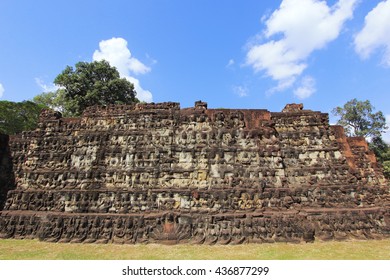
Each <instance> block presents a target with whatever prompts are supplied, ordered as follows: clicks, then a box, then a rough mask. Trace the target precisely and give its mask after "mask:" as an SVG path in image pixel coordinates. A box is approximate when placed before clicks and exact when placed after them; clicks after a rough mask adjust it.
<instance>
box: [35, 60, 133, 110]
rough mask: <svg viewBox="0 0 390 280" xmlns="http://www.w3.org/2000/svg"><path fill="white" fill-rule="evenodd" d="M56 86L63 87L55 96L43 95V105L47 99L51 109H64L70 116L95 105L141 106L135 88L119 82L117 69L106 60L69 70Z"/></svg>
mask: <svg viewBox="0 0 390 280" xmlns="http://www.w3.org/2000/svg"><path fill="white" fill-rule="evenodd" d="M54 83H55V84H56V85H58V86H60V89H59V90H57V92H55V93H54V95H55V96H54V97H52V96H51V94H48V95H49V96H42V95H41V97H42V98H41V100H42V102H43V101H44V98H46V101H45V102H49V101H50V102H52V103H51V104H52V106H58V107H61V108H62V109H63V111H65V113H67V114H68V115H74V116H79V115H81V114H82V112H83V110H84V109H85V108H87V107H88V106H93V105H109V104H130V103H133V102H138V100H137V98H136V97H135V95H136V92H135V90H134V85H133V84H132V83H130V82H129V81H128V80H126V79H124V78H120V75H119V72H118V71H117V70H116V68H115V67H112V66H110V64H109V63H108V62H107V61H104V60H102V61H94V62H91V63H88V62H78V63H77V64H76V65H75V68H73V67H71V66H67V67H66V68H65V70H64V71H62V73H61V74H59V75H58V76H57V77H56V78H55V80H54ZM58 102H60V103H63V104H58ZM41 104H42V103H41ZM49 106H50V105H49ZM65 115H66V114H65Z"/></svg>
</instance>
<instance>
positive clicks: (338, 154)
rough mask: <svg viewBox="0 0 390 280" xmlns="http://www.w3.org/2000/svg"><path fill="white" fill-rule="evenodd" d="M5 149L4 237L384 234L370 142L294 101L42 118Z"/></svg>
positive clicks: (382, 194)
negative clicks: (12, 185) (8, 160)
mask: <svg viewBox="0 0 390 280" xmlns="http://www.w3.org/2000/svg"><path fill="white" fill-rule="evenodd" d="M10 146H11V150H12V154H13V164H14V171H15V177H16V180H15V181H16V185H17V188H16V190H14V191H10V192H9V193H8V197H7V201H6V204H5V208H4V210H5V211H3V212H2V214H1V217H2V218H1V219H0V222H1V224H0V233H1V232H2V236H3V237H15V238H24V237H26V236H29V237H38V236H39V237H40V238H41V239H43V240H48V241H59V240H62V241H64V242H65V241H71V240H73V241H75V242H87V240H88V242H95V241H96V242H97V241H99V240H100V241H99V242H108V241H114V242H118V243H123V242H128V243H134V242H144V241H158V242H161V241H162V240H170V241H174V242H181V241H186V242H189V241H191V242H197V243H202V242H206V243H210V244H211V243H213V242H219V243H230V242H232V243H240V242H243V241H248V242H271V241H275V240H276V241H293V240H295V241H299V240H312V239H313V238H315V236H316V237H317V238H320V239H324V240H325V239H342V238H348V237H353V236H355V237H360V238H372V237H374V236H383V235H385V234H387V233H388V225H389V223H388V222H387V220H388V217H389V207H388V201H389V188H388V187H387V186H386V184H385V183H386V182H385V181H384V178H383V175H382V174H381V172H380V170H379V169H378V168H377V166H376V163H375V159H374V157H373V156H372V154H371V153H370V152H369V150H368V147H367V145H366V144H365V145H364V143H363V142H362V139H348V138H346V137H345V135H344V133H343V130H342V128H340V127H331V126H329V122H328V115H327V114H324V113H321V112H313V111H310V110H303V108H302V106H299V105H292V106H286V108H285V109H284V110H283V112H281V113H276V112H275V113H274V112H269V111H267V110H228V109H224V110H219V109H208V108H207V104H206V103H204V102H197V103H196V104H195V107H193V108H187V109H180V106H179V104H178V103H160V104H136V105H124V106H108V107H92V108H89V109H87V110H86V111H85V112H84V114H83V116H82V117H81V118H74V119H67V118H61V116H60V115H58V114H56V113H54V112H51V111H45V112H43V114H42V115H41V122H40V125H39V128H38V129H36V130H35V131H30V132H24V133H23V134H20V135H17V136H13V137H11V140H10ZM364 227H365V229H363V228H364ZM125 232H127V233H125ZM222 236H223V237H222Z"/></svg>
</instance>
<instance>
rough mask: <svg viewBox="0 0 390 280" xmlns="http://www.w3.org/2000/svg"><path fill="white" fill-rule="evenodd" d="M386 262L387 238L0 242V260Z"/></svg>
mask: <svg viewBox="0 0 390 280" xmlns="http://www.w3.org/2000/svg"><path fill="white" fill-rule="evenodd" d="M236 259H237V260H239V259H240V260H253V259H264V260H390V239H384V240H369V241H345V242H314V243H307V244H306V243H301V244H290V243H273V244H244V245H225V246H223V245H215V246H207V245H173V246H169V245H158V244H148V245H116V244H69V243H65V244H64V243H48V242H39V241H37V240H14V239H3V240H0V260H236Z"/></svg>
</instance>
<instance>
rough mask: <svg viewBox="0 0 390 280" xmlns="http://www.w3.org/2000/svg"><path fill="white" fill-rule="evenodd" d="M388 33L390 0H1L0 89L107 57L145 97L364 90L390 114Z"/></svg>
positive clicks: (347, 94)
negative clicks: (67, 67)
mask: <svg viewBox="0 0 390 280" xmlns="http://www.w3.org/2000/svg"><path fill="white" fill-rule="evenodd" d="M389 34H390V0H386V1H380V0H378V1H375V0H360V1H359V0H338V1H337V0H333V1H330V0H328V1H318V0H283V1H259V0H256V1H254V0H253V1H252V0H243V1H238V0H213V1H210V0H191V1H190V0H129V1H120V0H109V1H108V0H102V1H88V0H84V1H73V0H67V1H43V0H35V1H27V0H26V1H21V0H2V1H1V2H0V100H11V101H22V100H28V99H31V98H33V97H34V96H35V95H37V94H39V93H41V92H43V91H47V90H51V89H53V84H52V82H53V80H54V78H55V77H56V76H57V75H58V74H59V73H60V72H61V71H62V70H63V69H64V68H65V67H66V65H71V66H73V65H74V64H75V63H77V62H78V61H92V60H99V59H106V60H108V61H109V62H110V63H111V64H112V65H114V66H116V67H117V68H118V70H119V72H120V73H121V75H122V76H123V77H126V78H128V79H129V80H130V81H132V82H133V83H134V84H135V85H136V89H137V92H138V94H139V98H140V99H143V100H145V101H154V102H165V101H176V102H180V103H181V106H182V107H190V106H193V103H194V101H196V100H204V101H207V102H208V104H209V107H212V108H219V107H224V108H262V109H268V110H270V111H280V110H281V109H282V108H283V107H284V105H285V104H286V103H293V102H295V103H297V102H298V103H301V102H302V103H304V105H305V108H307V109H313V110H319V111H323V112H330V111H331V110H332V109H333V108H334V107H336V106H341V105H343V104H344V103H346V102H347V101H348V100H351V99H352V98H358V99H360V100H366V99H369V100H370V101H371V103H372V104H373V105H374V106H375V108H376V109H377V110H381V111H382V112H383V113H384V114H385V115H386V116H387V118H388V119H389V120H390V98H389V91H390V36H389ZM333 121H334V120H333ZM387 134H389V133H387ZM385 138H386V139H390V137H389V136H388V135H386V136H385Z"/></svg>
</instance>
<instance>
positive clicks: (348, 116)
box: [332, 98, 388, 137]
mask: <svg viewBox="0 0 390 280" xmlns="http://www.w3.org/2000/svg"><path fill="white" fill-rule="evenodd" d="M374 110H375V108H374V107H373V106H372V105H371V103H370V101H369V100H366V101H358V100H357V99H356V98H354V99H352V100H350V101H348V102H347V103H345V104H344V106H343V107H336V108H334V109H333V111H332V113H333V114H334V115H335V116H339V117H340V119H339V121H338V122H337V124H339V125H342V126H343V127H344V129H345V131H346V133H347V134H348V135H349V136H363V137H380V136H381V135H382V133H383V132H384V131H385V130H386V129H387V128H388V127H387V126H386V118H385V116H384V115H383V113H382V112H381V111H378V112H374Z"/></svg>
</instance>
